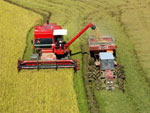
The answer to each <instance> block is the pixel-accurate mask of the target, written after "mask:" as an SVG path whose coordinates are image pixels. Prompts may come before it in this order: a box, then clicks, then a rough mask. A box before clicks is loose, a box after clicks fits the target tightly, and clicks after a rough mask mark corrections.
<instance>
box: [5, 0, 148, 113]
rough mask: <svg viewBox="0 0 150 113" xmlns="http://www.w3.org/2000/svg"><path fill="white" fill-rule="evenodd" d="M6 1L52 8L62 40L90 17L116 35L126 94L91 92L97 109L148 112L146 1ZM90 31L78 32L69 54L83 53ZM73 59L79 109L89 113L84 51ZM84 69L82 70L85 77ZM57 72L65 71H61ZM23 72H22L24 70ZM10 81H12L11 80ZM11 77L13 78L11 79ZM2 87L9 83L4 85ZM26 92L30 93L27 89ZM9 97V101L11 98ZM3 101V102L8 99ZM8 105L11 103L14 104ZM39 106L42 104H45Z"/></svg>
mask: <svg viewBox="0 0 150 113" xmlns="http://www.w3.org/2000/svg"><path fill="white" fill-rule="evenodd" d="M9 1H11V2H13V3H16V4H18V5H20V6H23V7H25V8H29V9H31V10H34V11H37V12H40V13H42V14H47V13H48V12H51V14H52V15H51V18H50V22H56V23H57V24H60V25H63V28H67V29H68V36H67V37H65V40H67V41H68V40H70V39H71V38H73V36H74V35H76V34H77V32H78V31H80V29H82V27H84V26H85V25H86V24H88V22H89V21H93V22H94V23H95V24H96V25H97V28H98V29H99V31H100V32H101V34H103V35H109V34H110V35H112V36H114V37H115V39H116V43H117V46H118V49H117V61H118V63H119V64H121V65H123V66H124V70H125V75H126V81H125V93H122V92H121V91H120V90H118V89H116V90H115V91H114V92H110V91H109V92H108V91H100V92H98V91H94V93H95V95H96V99H97V101H98V104H99V106H100V112H101V113H149V111H150V85H149V83H148V82H147V81H149V73H150V72H149V66H150V65H149V64H150V59H149V52H148V51H149V43H148V42H149V37H148V36H149V26H150V25H149V24H150V21H149V18H150V16H149V10H150V9H149V4H150V2H149V0H145V1H142V0H94V1H93V0H80V1H79V0H63V1H62V0H42V1H41V0H9ZM21 31H22V30H21ZM17 32H18V31H17V30H16V33H17ZM90 33H92V32H90ZM90 33H85V34H84V35H82V37H80V39H78V40H77V41H76V42H74V43H73V45H72V46H71V47H70V48H71V49H72V50H73V51H72V52H73V53H74V52H79V51H81V48H80V47H81V46H82V51H84V52H85V51H87V50H88V46H86V45H87V37H88V35H89V34H90ZM5 41H6V40H5ZM4 44H6V43H4ZM80 45H81V46H80ZM83 45H84V46H83ZM17 51H18V50H17ZM73 58H77V59H79V60H80V71H79V72H78V73H77V74H76V75H77V76H75V77H74V87H75V90H76V93H77V99H78V106H79V110H80V112H81V113H87V112H88V108H87V100H86V97H85V92H84V87H83V78H82V77H84V78H86V77H85V76H86V72H87V55H83V59H82V55H81V54H78V55H76V56H73ZM82 60H83V62H82ZM10 61H11V60H8V61H7V63H9V62H10ZM6 70H7V69H6ZM82 70H83V72H84V74H83V75H82ZM40 72H41V71H40ZM61 72H63V70H62V71H61ZM23 73H26V72H24V71H23ZM29 73H31V72H29ZM44 73H47V71H46V72H45V71H44ZM21 74H22V73H21ZM42 75H45V74H42ZM81 75H82V76H81ZM39 76H40V75H39ZM45 76H47V75H45ZM28 79H29V78H28ZM42 79H43V78H41V80H42ZM4 80H5V79H4ZM12 80H13V81H14V80H15V79H12ZM9 81H10V82H11V80H9ZM85 81H86V80H85ZM20 83H21V82H20ZM16 84H17V83H16ZM85 84H87V82H85ZM10 86H12V85H10ZM5 87H7V85H6V86H5ZM43 87H44V86H43ZM49 87H50V86H49ZM12 89H14V88H12ZM14 91H15V90H14ZM14 91H13V90H11V92H12V93H14ZM22 91H23V90H22ZM26 91H28V89H27V90H26ZM43 91H44V90H43ZM6 94H8V93H6ZM37 95H38V94H37ZM39 98H41V99H42V100H45V99H43V98H44V96H43V95H42V96H41V97H39ZM88 98H90V97H88ZM11 99H12V100H13V99H14V98H11ZM36 99H37V98H36ZM5 101H6V102H7V99H6V100H5ZM35 101H37V100H35ZM11 102H13V101H11ZM73 102H74V101H73ZM88 102H89V101H88ZM9 104H10V105H11V106H13V104H12V103H9ZM42 106H44V107H45V103H44V104H43V105H42ZM28 107H31V106H28ZM74 107H75V106H74ZM16 108H18V107H16ZM35 108H36V107H35ZM21 109H23V108H21ZM90 109H91V108H90ZM46 110H47V109H46ZM94 113H95V112H94Z"/></svg>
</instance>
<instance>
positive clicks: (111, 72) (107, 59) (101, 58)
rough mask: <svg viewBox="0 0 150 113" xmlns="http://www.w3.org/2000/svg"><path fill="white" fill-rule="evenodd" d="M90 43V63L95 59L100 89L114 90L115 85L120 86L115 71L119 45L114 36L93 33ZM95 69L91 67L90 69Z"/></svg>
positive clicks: (94, 63)
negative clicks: (96, 35) (116, 43)
mask: <svg viewBox="0 0 150 113" xmlns="http://www.w3.org/2000/svg"><path fill="white" fill-rule="evenodd" d="M88 43H89V51H90V57H89V64H91V63H90V62H91V61H94V62H93V65H95V67H94V68H96V69H93V70H94V71H95V70H97V72H94V73H97V75H94V76H96V78H97V79H98V80H99V82H100V88H99V89H103V88H105V89H106V90H114V89H115V87H118V85H117V84H116V83H117V81H118V80H117V78H118V77H117V75H116V72H115V66H117V62H116V61H115V57H116V48H117V46H116V45H115V40H114V38H113V37H112V36H99V37H95V36H94V35H92V36H90V37H89V39H88ZM89 67H90V65H89ZM93 70H91V69H90V71H93ZM89 73H93V72H89ZM90 76H91V75H90Z"/></svg>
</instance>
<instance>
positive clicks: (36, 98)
mask: <svg viewBox="0 0 150 113" xmlns="http://www.w3.org/2000/svg"><path fill="white" fill-rule="evenodd" d="M0 17H1V18H0V68H1V69H0V86H1V87H0V112H1V113H10V112H13V113H30V112H31V113H33V112H38V113H43V112H44V113H58V112H61V113H66V112H69V113H78V105H77V101H76V94H75V91H74V88H73V70H72V69H66V70H65V71H64V72H63V71H62V70H61V69H60V70H58V71H56V70H40V71H37V70H22V71H21V72H20V73H18V71H17V59H18V58H19V57H20V58H22V56H23V53H24V49H25V46H26V35H27V33H28V30H30V28H31V27H33V26H34V25H36V24H39V23H40V22H41V20H42V19H43V18H42V17H41V16H40V15H38V14H35V13H33V12H32V11H28V10H25V9H23V8H20V7H18V6H15V5H12V4H9V3H7V2H4V1H0Z"/></svg>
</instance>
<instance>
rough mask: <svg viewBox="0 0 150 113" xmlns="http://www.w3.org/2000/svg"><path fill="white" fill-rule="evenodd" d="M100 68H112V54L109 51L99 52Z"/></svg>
mask: <svg viewBox="0 0 150 113" xmlns="http://www.w3.org/2000/svg"><path fill="white" fill-rule="evenodd" d="M99 56H100V68H101V70H102V71H104V70H114V56H113V54H112V53H111V52H100V53H99Z"/></svg>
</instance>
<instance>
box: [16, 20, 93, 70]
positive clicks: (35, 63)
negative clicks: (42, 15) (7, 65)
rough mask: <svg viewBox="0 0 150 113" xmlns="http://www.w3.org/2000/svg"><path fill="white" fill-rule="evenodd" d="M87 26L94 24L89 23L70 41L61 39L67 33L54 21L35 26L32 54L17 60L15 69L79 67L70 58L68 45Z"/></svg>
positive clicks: (76, 68)
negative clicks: (27, 58)
mask: <svg viewBox="0 0 150 113" xmlns="http://www.w3.org/2000/svg"><path fill="white" fill-rule="evenodd" d="M89 27H91V28H92V29H93V30H94V29H95V28H96V26H95V25H93V24H92V23H89V24H88V25H87V26H86V27H85V28H83V29H82V30H81V31H80V32H79V33H78V34H77V35H76V36H75V37H74V38H73V39H72V40H71V41H69V42H68V43H66V42H65V41H63V35H67V30H66V29H62V27H61V26H59V25H57V24H56V23H50V24H49V23H47V24H44V25H43V26H36V27H35V30H34V40H33V47H34V54H32V55H31V60H28V61H22V60H18V64H17V69H18V71H20V70H21V69H49V68H54V69H57V68H74V70H75V71H77V70H78V69H79V62H78V60H73V59H70V53H71V52H70V49H69V46H70V45H71V44H72V43H73V42H74V41H75V40H76V39H77V38H78V37H79V36H80V35H81V34H82V33H84V32H85V31H86V30H87V29H88V28H89Z"/></svg>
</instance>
